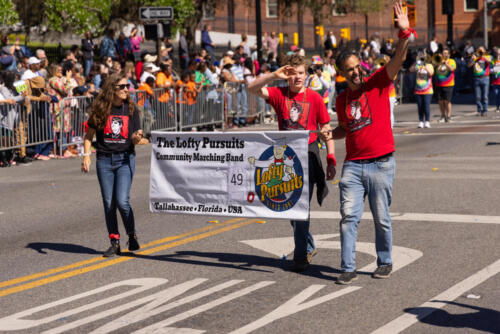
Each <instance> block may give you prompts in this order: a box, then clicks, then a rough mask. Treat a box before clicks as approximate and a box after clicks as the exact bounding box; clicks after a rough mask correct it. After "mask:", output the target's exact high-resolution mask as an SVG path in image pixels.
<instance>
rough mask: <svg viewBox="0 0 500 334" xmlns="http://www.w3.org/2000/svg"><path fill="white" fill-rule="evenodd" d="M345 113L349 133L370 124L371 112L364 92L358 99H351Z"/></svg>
mask: <svg viewBox="0 0 500 334" xmlns="http://www.w3.org/2000/svg"><path fill="white" fill-rule="evenodd" d="M345 113H346V118H347V127H348V128H349V130H350V131H351V133H352V132H355V131H358V130H361V129H362V128H364V127H365V126H368V125H370V124H372V113H371V110H370V106H369V105H368V99H367V97H366V94H361V96H360V97H359V98H358V99H356V100H352V101H351V103H350V104H349V106H348V107H346V110H345Z"/></svg>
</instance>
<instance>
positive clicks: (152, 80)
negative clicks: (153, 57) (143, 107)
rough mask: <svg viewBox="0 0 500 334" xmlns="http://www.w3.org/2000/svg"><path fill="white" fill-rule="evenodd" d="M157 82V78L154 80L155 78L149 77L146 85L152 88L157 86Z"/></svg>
mask: <svg viewBox="0 0 500 334" xmlns="http://www.w3.org/2000/svg"><path fill="white" fill-rule="evenodd" d="M155 81H156V80H155V78H153V77H147V78H146V83H147V84H148V85H150V86H153V85H154V84H155Z"/></svg>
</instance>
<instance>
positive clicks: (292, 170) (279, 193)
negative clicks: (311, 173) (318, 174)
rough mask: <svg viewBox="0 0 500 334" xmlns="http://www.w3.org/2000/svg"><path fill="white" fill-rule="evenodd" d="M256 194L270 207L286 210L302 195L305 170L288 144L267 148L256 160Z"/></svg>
mask: <svg viewBox="0 0 500 334" xmlns="http://www.w3.org/2000/svg"><path fill="white" fill-rule="evenodd" d="M249 162H250V164H252V165H254V166H255V173H254V182H255V193H256V197H258V198H259V200H260V201H261V202H262V203H263V204H264V205H265V206H266V207H268V208H269V209H271V210H273V211H277V212H281V211H286V210H289V209H291V208H293V207H294V206H295V204H296V203H297V202H298V201H299V199H300V196H301V194H302V187H303V185H304V172H303V170H302V164H301V163H300V160H299V158H298V157H297V154H295V152H294V150H293V149H292V148H291V147H289V146H287V145H274V146H270V147H268V148H267V149H266V150H265V151H264V152H263V153H262V154H261V156H260V157H259V159H258V160H257V161H255V158H254V157H250V158H249Z"/></svg>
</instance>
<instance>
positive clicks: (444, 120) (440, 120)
mask: <svg viewBox="0 0 500 334" xmlns="http://www.w3.org/2000/svg"><path fill="white" fill-rule="evenodd" d="M438 122H439V123H444V122H446V118H444V117H441V118H440V119H439V121H438Z"/></svg>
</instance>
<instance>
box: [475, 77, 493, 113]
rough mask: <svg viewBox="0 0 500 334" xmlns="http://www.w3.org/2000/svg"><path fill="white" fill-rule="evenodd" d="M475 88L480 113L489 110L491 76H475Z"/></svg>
mask: <svg viewBox="0 0 500 334" xmlns="http://www.w3.org/2000/svg"><path fill="white" fill-rule="evenodd" d="M474 89H475V91H476V105H477V112H478V113H486V112H488V94H489V89H490V77H484V78H474Z"/></svg>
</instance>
